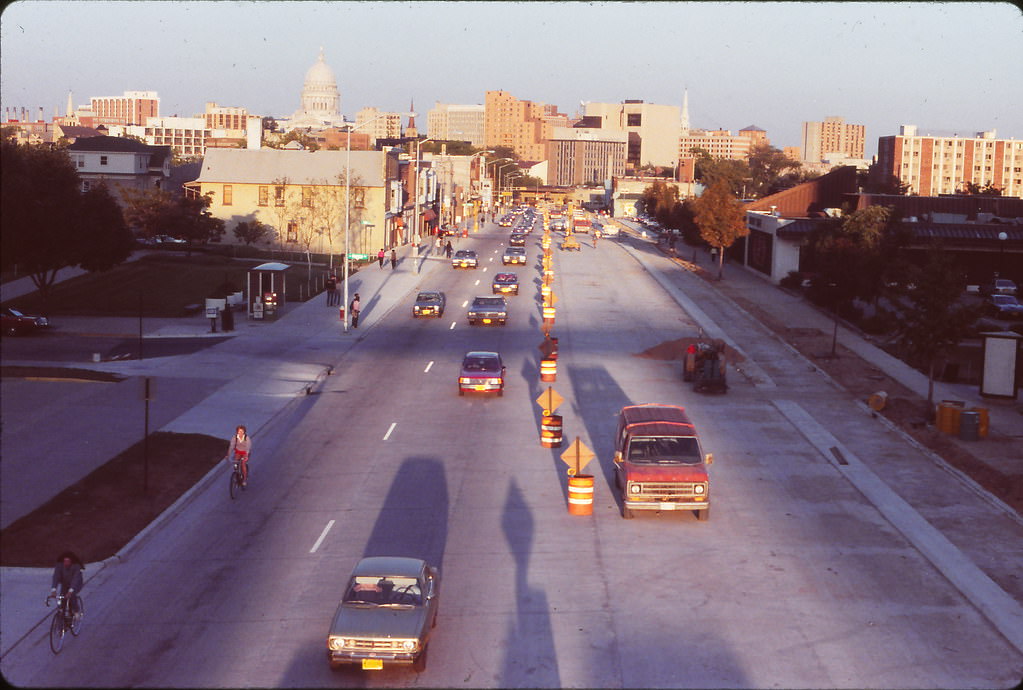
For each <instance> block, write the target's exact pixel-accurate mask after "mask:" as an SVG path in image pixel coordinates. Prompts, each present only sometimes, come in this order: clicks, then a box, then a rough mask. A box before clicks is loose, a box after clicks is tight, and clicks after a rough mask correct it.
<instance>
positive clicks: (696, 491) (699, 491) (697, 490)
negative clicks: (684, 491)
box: [693, 484, 707, 495]
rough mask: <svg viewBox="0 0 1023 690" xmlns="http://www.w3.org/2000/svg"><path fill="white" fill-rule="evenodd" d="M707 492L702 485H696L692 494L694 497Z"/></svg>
mask: <svg viewBox="0 0 1023 690" xmlns="http://www.w3.org/2000/svg"><path fill="white" fill-rule="evenodd" d="M706 491H707V487H706V486H705V485H703V484H697V485H696V486H694V487H693V493H694V494H696V495H700V494H703V493H705V492H706Z"/></svg>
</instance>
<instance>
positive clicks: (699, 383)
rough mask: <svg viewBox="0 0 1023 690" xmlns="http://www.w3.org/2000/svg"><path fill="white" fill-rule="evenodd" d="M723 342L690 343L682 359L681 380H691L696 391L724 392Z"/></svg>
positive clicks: (725, 389) (726, 387)
mask: <svg viewBox="0 0 1023 690" xmlns="http://www.w3.org/2000/svg"><path fill="white" fill-rule="evenodd" d="M725 372H726V369H725V344H724V342H723V341H721V340H710V341H700V342H695V343H690V345H689V347H687V348H686V354H685V357H684V359H683V360H682V380H683V381H692V382H693V390H694V391H696V392H697V393H725V392H726V391H727V390H728V383H727V381H726V373H725Z"/></svg>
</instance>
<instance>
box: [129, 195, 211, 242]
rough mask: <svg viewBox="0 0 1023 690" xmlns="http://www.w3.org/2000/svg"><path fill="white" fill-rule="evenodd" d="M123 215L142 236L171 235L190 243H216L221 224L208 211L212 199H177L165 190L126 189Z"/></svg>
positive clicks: (189, 197)
mask: <svg viewBox="0 0 1023 690" xmlns="http://www.w3.org/2000/svg"><path fill="white" fill-rule="evenodd" d="M123 196H124V200H125V204H126V210H125V216H126V218H127V221H128V223H129V224H130V225H132V226H133V227H135V228H137V229H138V231H139V232H140V234H142V235H143V236H145V237H154V236H156V235H170V236H172V237H180V238H182V239H185V240H188V242H189V249H190V248H191V245H192V244H206V243H207V242H210V241H216V240H219V239H220V238H221V237H222V236H223V234H224V221H223V220H221V219H220V218H214V217H213V215H212V214H211V213H210V211H209V207H210V203H211V202H212V196H211V195H210V194H206V195H205V196H187V195H186V196H180V195H176V194H174V193H172V192H170V191H167V190H165V189H144V190H136V189H125V190H124V193H123Z"/></svg>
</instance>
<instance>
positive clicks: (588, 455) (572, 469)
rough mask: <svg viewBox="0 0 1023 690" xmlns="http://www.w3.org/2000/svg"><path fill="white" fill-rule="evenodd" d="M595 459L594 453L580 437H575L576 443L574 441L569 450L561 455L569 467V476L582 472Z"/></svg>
mask: <svg viewBox="0 0 1023 690" xmlns="http://www.w3.org/2000/svg"><path fill="white" fill-rule="evenodd" d="M595 457H596V455H594V453H593V451H592V450H590V449H589V448H587V447H586V444H585V443H583V442H582V441H580V440H579V437H578V436H576V437H575V441H572V445H570V446H569V447H568V450H566V451H565V452H564V453H562V454H561V460H562V461H563V462H564V463H565V464H566V465H568V474H569V475H572V476H574V475H577V474H579V473H580V472H582V470H583V468H584V467H586V465H587V464H588V463H589V462H590V460H592V459H593V458H595Z"/></svg>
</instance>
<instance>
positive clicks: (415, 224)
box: [412, 137, 432, 244]
mask: <svg viewBox="0 0 1023 690" xmlns="http://www.w3.org/2000/svg"><path fill="white" fill-rule="evenodd" d="M427 141H432V137H426V138H425V139H420V140H419V141H417V142H416V184H415V187H414V189H413V193H414V194H415V195H416V205H415V211H414V214H415V215H414V216H413V218H412V221H413V227H414V229H415V232H416V236H415V238H414V239H415V241H416V243H417V244H418V243H419V242H420V241H422V238H423V233H422V229H421V227H420V225H421V224H420V221H419V168H420V164H419V161H420V158H419V147H420V146H421V145H422V144H423V143H424V142H427Z"/></svg>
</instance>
